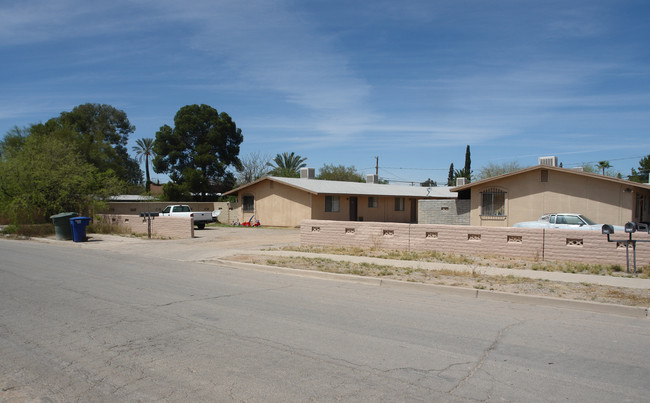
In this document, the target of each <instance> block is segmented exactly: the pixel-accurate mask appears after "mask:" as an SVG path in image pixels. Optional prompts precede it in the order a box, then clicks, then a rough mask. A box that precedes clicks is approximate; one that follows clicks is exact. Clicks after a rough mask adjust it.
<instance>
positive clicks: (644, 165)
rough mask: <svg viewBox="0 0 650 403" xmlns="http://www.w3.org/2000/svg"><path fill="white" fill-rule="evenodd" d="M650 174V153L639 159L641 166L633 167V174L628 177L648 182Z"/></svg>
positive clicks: (636, 180) (634, 180)
mask: <svg viewBox="0 0 650 403" xmlns="http://www.w3.org/2000/svg"><path fill="white" fill-rule="evenodd" d="M649 174H650V154H649V155H646V156H645V157H643V158H641V160H640V161H639V168H638V169H634V168H632V172H631V175H630V176H628V179H629V180H631V181H633V182H640V183H648V179H649V178H648V176H649Z"/></svg>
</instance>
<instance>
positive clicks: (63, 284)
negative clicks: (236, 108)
mask: <svg viewBox="0 0 650 403" xmlns="http://www.w3.org/2000/svg"><path fill="white" fill-rule="evenodd" d="M227 230H229V229H227ZM255 231H257V229H255ZM238 234H246V235H244V236H243V237H241V238H238V237H239V236H240V235H238ZM248 234H251V235H253V234H254V235H255V236H260V238H261V241H260V242H259V244H258V243H256V242H250V240H251V238H253V236H250V237H247V235H248ZM248 234H247V233H234V232H230V233H229V232H228V231H223V232H222V233H221V234H220V235H213V234H210V235H213V237H214V238H212V239H207V238H208V237H207V235H206V234H202V233H201V232H199V235H202V236H203V238H197V239H195V240H182V241H172V240H166V241H147V240H130V239H122V240H120V239H113V238H110V239H109V238H104V237H102V239H100V237H97V238H95V239H94V240H93V241H91V242H88V243H82V244H74V243H72V242H62V241H52V240H46V241H8V240H0V256H1V259H0V356H1V357H2V360H0V401H152V400H163V401H310V400H311V401H335V400H342V401H364V402H365V401H462V402H465V401H490V400H496V401H526V402H529V401H532V402H536V401H539V402H542V401H589V402H611V401H633V402H636V401H639V402H641V401H647V396H649V395H650V383H649V382H648V374H650V359H649V358H650V320H648V319H647V318H632V317H627V316H621V315H612V314H606V313H598V312H589V311H581V310H576V309H564V308H558V307H551V306H543V305H530V304H523V303H518V302H516V301H514V302H513V301H511V302H504V301H490V300H480V299H475V298H468V297H465V296H463V295H454V294H449V293H445V292H438V291H436V288H435V287H432V288H427V289H426V290H424V289H422V288H421V287H412V288H409V287H400V288H390V287H376V286H374V285H371V284H363V283H359V282H352V281H338V280H334V279H320V278H312V277H303V276H294V275H287V274H283V273H280V272H264V271H254V270H241V269H236V268H232V267H228V266H227V265H220V264H214V261H215V260H216V259H219V258H220V257H223V256H227V255H228V254H232V253H233V252H234V251H238V250H242V251H251V250H262V249H266V248H268V247H270V246H272V245H280V244H292V243H295V242H296V232H295V231H294V232H291V231H289V230H287V232H283V233H279V234H278V235H274V234H275V233H274V232H273V231H272V230H269V231H268V232H262V231H260V232H255V233H253V232H250V233H248ZM222 235H223V238H222V239H220V240H219V237H220V236H222ZM247 241H248V242H247ZM193 242H196V243H193ZM204 262H210V264H206V263H204Z"/></svg>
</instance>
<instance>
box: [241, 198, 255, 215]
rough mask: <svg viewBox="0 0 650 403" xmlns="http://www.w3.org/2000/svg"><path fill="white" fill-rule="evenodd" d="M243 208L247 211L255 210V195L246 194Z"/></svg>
mask: <svg viewBox="0 0 650 403" xmlns="http://www.w3.org/2000/svg"><path fill="white" fill-rule="evenodd" d="M242 208H243V209H244V211H245V212H252V211H255V196H244V198H243V203H242Z"/></svg>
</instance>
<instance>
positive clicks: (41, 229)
mask: <svg viewBox="0 0 650 403" xmlns="http://www.w3.org/2000/svg"><path fill="white" fill-rule="evenodd" d="M2 233H3V234H10V235H17V236H27V237H36V238H44V237H47V236H51V235H54V225H52V224H22V225H14V224H11V225H7V226H6V227H5V228H4V229H3V230H2Z"/></svg>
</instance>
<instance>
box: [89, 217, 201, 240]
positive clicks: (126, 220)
mask: <svg viewBox="0 0 650 403" xmlns="http://www.w3.org/2000/svg"><path fill="white" fill-rule="evenodd" d="M101 217H102V219H103V220H104V221H105V222H106V223H110V224H113V225H119V226H120V227H122V228H124V229H125V230H126V231H127V232H131V233H134V234H147V225H148V224H147V220H146V219H144V218H142V217H140V216H137V215H127V214H102V215H101ZM151 236H155V237H157V238H193V237H194V220H193V219H191V218H185V217H154V218H153V219H152V220H151Z"/></svg>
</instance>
